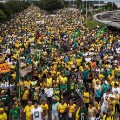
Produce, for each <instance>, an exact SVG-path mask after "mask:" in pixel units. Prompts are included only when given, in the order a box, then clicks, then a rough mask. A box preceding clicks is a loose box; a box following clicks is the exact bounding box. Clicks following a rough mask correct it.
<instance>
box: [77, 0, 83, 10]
mask: <svg viewBox="0 0 120 120" xmlns="http://www.w3.org/2000/svg"><path fill="white" fill-rule="evenodd" d="M76 5H77V8H81V7H82V1H81V0H76Z"/></svg>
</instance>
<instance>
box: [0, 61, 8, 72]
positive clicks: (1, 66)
mask: <svg viewBox="0 0 120 120" xmlns="http://www.w3.org/2000/svg"><path fill="white" fill-rule="evenodd" d="M9 71H10V66H9V65H8V63H3V64H0V73H6V72H9Z"/></svg>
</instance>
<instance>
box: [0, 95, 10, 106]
mask: <svg viewBox="0 0 120 120" xmlns="http://www.w3.org/2000/svg"><path fill="white" fill-rule="evenodd" d="M0 99H1V100H2V102H3V103H4V104H8V103H9V97H8V95H1V96H0Z"/></svg>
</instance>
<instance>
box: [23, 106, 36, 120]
mask: <svg viewBox="0 0 120 120" xmlns="http://www.w3.org/2000/svg"><path fill="white" fill-rule="evenodd" d="M33 108H34V106H33V105H32V106H29V105H27V106H26V107H25V109H24V112H26V120H30V117H31V110H32V109H33Z"/></svg>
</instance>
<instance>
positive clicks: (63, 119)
mask: <svg viewBox="0 0 120 120" xmlns="http://www.w3.org/2000/svg"><path fill="white" fill-rule="evenodd" d="M58 112H59V116H60V120H66V118H67V104H66V103H65V102H64V100H63V99H62V100H61V103H60V104H59V105H58Z"/></svg>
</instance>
